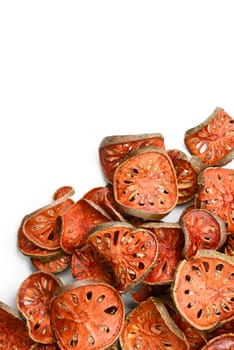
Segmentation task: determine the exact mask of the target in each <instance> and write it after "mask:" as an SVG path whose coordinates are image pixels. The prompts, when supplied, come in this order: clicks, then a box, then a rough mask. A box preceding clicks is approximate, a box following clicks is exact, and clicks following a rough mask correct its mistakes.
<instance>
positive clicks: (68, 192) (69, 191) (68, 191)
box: [53, 186, 75, 201]
mask: <svg viewBox="0 0 234 350" xmlns="http://www.w3.org/2000/svg"><path fill="white" fill-rule="evenodd" d="M74 193H75V190H74V188H73V187H72V186H62V187H59V188H58V189H57V190H56V191H55V192H54V193H53V200H54V201H56V200H57V199H60V198H64V199H65V198H68V197H71V196H73V194H74Z"/></svg>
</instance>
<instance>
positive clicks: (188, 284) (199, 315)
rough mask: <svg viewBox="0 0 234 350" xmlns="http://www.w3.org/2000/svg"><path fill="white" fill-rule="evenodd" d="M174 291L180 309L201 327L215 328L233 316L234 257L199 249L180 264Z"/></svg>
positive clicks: (174, 297) (182, 313)
mask: <svg viewBox="0 0 234 350" xmlns="http://www.w3.org/2000/svg"><path fill="white" fill-rule="evenodd" d="M171 292H172V297H173V299H174V302H175V305H176V307H177V309H178V311H179V312H180V313H181V315H182V316H183V317H184V318H185V319H186V320H187V321H188V322H189V323H190V324H191V325H192V326H193V327H195V328H197V329H200V330H211V329H213V328H214V327H216V326H218V325H219V324H222V323H224V322H227V321H229V320H231V319H233V318H234V259H232V258H230V257H227V256H226V255H225V254H223V253H220V252H217V251H214V250H199V251H198V252H197V254H196V255H195V256H193V257H191V258H190V259H189V260H186V259H184V260H182V261H181V262H180V263H179V264H178V266H177V269H176V272H175V276H174V280H173V282H172V288H171Z"/></svg>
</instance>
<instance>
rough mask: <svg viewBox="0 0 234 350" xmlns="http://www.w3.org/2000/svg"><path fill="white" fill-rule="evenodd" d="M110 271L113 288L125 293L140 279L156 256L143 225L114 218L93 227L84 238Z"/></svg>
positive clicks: (155, 246)
mask: <svg viewBox="0 0 234 350" xmlns="http://www.w3.org/2000/svg"><path fill="white" fill-rule="evenodd" d="M87 243H88V244H90V245H91V246H92V247H93V248H94V249H96V251H97V252H98V254H100V255H101V256H102V257H103V258H104V260H106V261H107V263H108V264H109V265H110V267H111V268H112V270H113V273H114V276H115V280H116V289H117V290H118V291H119V292H122V293H124V292H126V291H128V290H129V289H130V288H132V287H133V286H135V285H136V284H137V283H139V282H140V281H142V280H143V278H144V277H145V276H146V274H148V273H149V271H150V270H151V269H152V267H153V265H154V263H155V260H156V258H157V252H158V244H157V240H156V238H155V236H154V234H153V233H152V232H150V231H148V230H146V229H144V228H135V227H134V226H132V225H131V224H128V223H123V222H117V221H113V222H110V223H106V224H102V225H98V226H96V227H94V228H93V229H92V230H91V231H90V233H89V235H88V238H87Z"/></svg>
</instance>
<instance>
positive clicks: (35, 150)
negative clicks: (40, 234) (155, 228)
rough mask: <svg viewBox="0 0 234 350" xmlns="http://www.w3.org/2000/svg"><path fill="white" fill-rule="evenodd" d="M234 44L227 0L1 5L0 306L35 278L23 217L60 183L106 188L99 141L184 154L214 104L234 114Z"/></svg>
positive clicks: (43, 202) (230, 5)
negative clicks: (139, 137)
mask: <svg viewBox="0 0 234 350" xmlns="http://www.w3.org/2000/svg"><path fill="white" fill-rule="evenodd" d="M233 44H234V20H233V2H232V1H225V0H222V1H215V0H212V1H205V0H203V1H199V0H196V1H187V0H186V1H174V0H173V1H137V0H134V1H127V0H125V1H121V0H118V1H111V0H108V1H98V0H95V1H89V0H86V1H59V0H56V1H50V0H46V1H44V0H41V1H33V0H30V1H24V0H20V1H18V0H17V1H11V0H6V1H4V0H2V1H0V164H1V167H0V187H1V188H0V300H1V301H3V302H5V303H7V304H9V305H11V306H13V307H14V306H15V296H16V293H17V289H18V287H19V285H20V283H21V282H22V281H23V279H24V278H26V277H27V276H28V274H29V273H31V271H32V267H31V265H30V261H29V259H28V258H26V257H25V256H23V255H22V254H21V253H19V252H18V251H17V247H16V237H17V229H18V227H19V224H20V221H21V219H22V218H23V216H24V215H25V214H28V213H30V212H31V211H34V210H35V209H38V208H39V207H41V206H43V205H46V204H48V203H49V202H50V201H51V197H52V194H53V192H54V191H55V190H56V189H57V188H58V187H60V186H62V185H72V186H73V187H74V188H75V191H76V193H75V196H74V199H79V198H80V197H81V196H82V195H83V194H84V193H85V192H87V191H88V190H89V189H91V188H93V187H96V186H99V185H102V184H104V183H105V182H104V179H103V177H102V173H101V170H100V166H99V160H98V154H97V149H98V145H99V143H100V141H101V140H102V138H103V137H104V136H107V135H113V134H133V133H147V132H161V133H162V134H163V135H164V139H165V144H166V147H167V148H168V149H169V148H179V149H182V150H183V149H184V143H183V136H184V132H185V130H187V129H188V128H190V127H193V126H195V125H197V124H198V123H200V122H201V121H203V120H204V119H205V118H207V117H208V116H209V115H210V114H211V112H212V111H213V110H214V108H215V107H217V106H219V107H223V108H224V109H225V110H226V111H227V112H228V113H229V114H230V115H232V116H234V94H233V92H234V91H233V82H234V49H233V47H234V46H233ZM230 166H233V165H230ZM173 215H174V214H173ZM176 218H177V216H176V214H175V216H174V217H173V219H175V220H176ZM61 278H64V280H66V278H67V279H69V278H70V275H69V276H62V277H61Z"/></svg>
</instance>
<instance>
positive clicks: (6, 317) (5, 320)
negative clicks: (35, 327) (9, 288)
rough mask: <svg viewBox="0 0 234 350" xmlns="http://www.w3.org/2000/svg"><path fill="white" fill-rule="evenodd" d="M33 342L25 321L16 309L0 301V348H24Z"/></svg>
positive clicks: (4, 349)
mask: <svg viewBox="0 0 234 350" xmlns="http://www.w3.org/2000/svg"><path fill="white" fill-rule="evenodd" d="M33 344H34V341H33V340H32V339H31V338H30V337H29V334H28V330H27V327H26V323H25V321H24V320H23V319H22V318H20V316H19V314H18V312H17V311H16V310H14V309H13V308H11V307H10V306H9V305H7V304H5V303H3V302H1V301H0V349H1V350H6V349H9V350H10V349H17V350H25V349H31V348H30V346H32V345H33Z"/></svg>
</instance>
